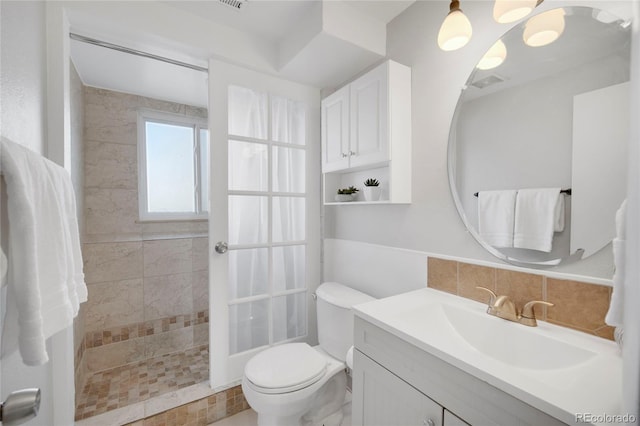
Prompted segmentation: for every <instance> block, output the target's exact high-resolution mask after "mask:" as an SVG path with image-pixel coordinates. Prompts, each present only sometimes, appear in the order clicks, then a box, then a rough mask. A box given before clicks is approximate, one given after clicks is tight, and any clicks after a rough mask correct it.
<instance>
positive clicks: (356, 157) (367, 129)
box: [349, 63, 389, 167]
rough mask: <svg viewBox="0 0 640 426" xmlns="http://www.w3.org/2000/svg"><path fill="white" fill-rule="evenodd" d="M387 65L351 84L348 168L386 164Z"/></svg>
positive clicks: (387, 150)
mask: <svg viewBox="0 0 640 426" xmlns="http://www.w3.org/2000/svg"><path fill="white" fill-rule="evenodd" d="M388 70H389V68H388V64H387V63H385V64H383V65H380V66H379V67H378V68H376V69H374V70H372V71H370V72H368V73H367V74H365V75H364V76H362V77H360V78H359V79H357V80H356V81H354V82H353V83H351V84H350V88H351V98H350V101H351V120H350V124H351V138H350V142H351V144H350V151H349V153H350V156H351V158H350V160H351V167H360V166H367V165H371V164H376V163H382V162H385V161H388V160H389V135H388V120H389V114H388V109H389V103H388V76H389V72H388Z"/></svg>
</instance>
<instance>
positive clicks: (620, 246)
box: [604, 200, 627, 327]
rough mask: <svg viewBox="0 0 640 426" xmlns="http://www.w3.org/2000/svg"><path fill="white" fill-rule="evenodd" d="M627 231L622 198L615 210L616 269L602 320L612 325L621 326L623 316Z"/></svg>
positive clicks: (624, 202) (625, 206) (614, 257)
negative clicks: (609, 300) (607, 308)
mask: <svg viewBox="0 0 640 426" xmlns="http://www.w3.org/2000/svg"><path fill="white" fill-rule="evenodd" d="M626 233H627V200H624V201H623V202H622V204H621V205H620V208H619V209H618V211H617V212H616V237H615V238H614V239H613V242H612V245H613V263H614V265H615V267H616V271H615V273H614V274H613V293H612V294H611V304H610V305H609V311H608V312H607V315H606V316H605V318H604V321H605V322H606V323H607V324H609V325H610V326H612V327H621V326H622V325H623V317H624V279H625V273H624V270H625V255H626V253H625V247H626V237H625V235H626Z"/></svg>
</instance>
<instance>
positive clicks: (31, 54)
mask: <svg viewBox="0 0 640 426" xmlns="http://www.w3.org/2000/svg"><path fill="white" fill-rule="evenodd" d="M0 20H1V22H0V28H1V30H0V31H1V37H0V38H1V40H0V43H1V46H0V50H1V52H2V53H1V55H2V56H1V58H2V60H1V64H0V75H1V86H2V88H1V93H0V99H1V114H0V116H1V124H0V132H1V134H2V136H4V137H6V138H8V139H10V140H13V141H14V142H17V143H19V144H21V145H24V146H26V147H27V148H29V149H31V150H33V151H35V152H37V153H40V154H42V155H45V156H47V157H48V158H50V159H52V160H54V161H56V162H57V163H58V164H60V165H62V166H66V167H67V169H70V164H69V162H68V160H69V155H68V153H69V151H70V146H69V145H70V144H69V109H68V97H69V93H68V92H69V86H68V79H69V72H68V70H69V69H68V66H69V57H68V36H67V33H66V29H67V25H66V18H65V16H64V12H63V10H62V8H61V7H60V6H59V5H57V4H55V3H53V2H51V3H47V2H45V1H2V2H0ZM0 200H2V201H1V202H0V204H1V205H2V207H4V209H3V214H2V216H3V217H2V218H1V223H0V225H1V228H2V230H1V232H0V236H2V237H3V239H2V241H3V250H4V249H6V234H7V229H8V223H7V220H6V196H5V195H4V194H0ZM6 303H11V301H9V302H7V300H6V292H5V289H3V293H2V309H1V310H0V313H1V314H2V315H0V316H3V315H4V314H3V312H4V307H5V306H6ZM47 352H48V353H49V357H50V361H49V362H48V363H47V364H45V365H43V366H40V367H26V366H24V364H23V363H22V360H21V358H20V356H19V355H18V353H17V352H16V353H13V354H11V355H8V356H4V357H3V359H2V361H1V369H0V371H1V375H0V379H1V383H0V390H1V393H2V395H1V396H2V398H3V399H4V398H6V396H7V395H8V394H9V393H10V392H12V391H15V390H19V389H21V388H26V387H39V388H40V389H41V391H42V400H41V406H40V413H39V415H38V417H37V418H35V419H33V420H31V421H30V422H28V423H25V424H27V425H29V424H31V425H42V424H56V425H61V426H63V425H70V424H72V423H73V411H74V406H73V399H74V398H73V396H74V386H73V358H74V357H73V333H72V329H71V328H70V327H69V328H67V329H66V330H63V331H61V332H59V333H58V334H56V335H55V336H53V337H52V338H51V339H49V340H48V341H47Z"/></svg>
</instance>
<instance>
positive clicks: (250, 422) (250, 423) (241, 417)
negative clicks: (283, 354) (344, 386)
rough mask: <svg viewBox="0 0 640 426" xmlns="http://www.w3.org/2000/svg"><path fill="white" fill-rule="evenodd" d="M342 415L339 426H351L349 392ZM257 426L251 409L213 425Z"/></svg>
mask: <svg viewBox="0 0 640 426" xmlns="http://www.w3.org/2000/svg"><path fill="white" fill-rule="evenodd" d="M342 414H343V415H344V417H343V419H342V423H340V426H351V392H347V395H346V397H345V403H344V405H343V406H342ZM257 424H258V414H257V413H256V412H255V411H253V410H252V409H251V408H249V409H248V410H244V411H242V412H240V413H238V414H236V415H234V416H231V417H227V418H226V419H222V420H220V421H217V422H215V423H213V425H215V426H257ZM314 426H315V425H314Z"/></svg>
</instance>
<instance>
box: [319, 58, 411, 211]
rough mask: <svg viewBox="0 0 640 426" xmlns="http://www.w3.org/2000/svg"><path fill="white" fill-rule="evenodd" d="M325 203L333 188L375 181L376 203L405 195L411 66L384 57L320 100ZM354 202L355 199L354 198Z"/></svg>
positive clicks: (408, 174) (405, 200)
mask: <svg viewBox="0 0 640 426" xmlns="http://www.w3.org/2000/svg"><path fill="white" fill-rule="evenodd" d="M321 109H322V117H321V121H322V129H321V139H322V172H323V176H324V185H325V203H327V204H329V203H333V201H334V195H335V194H336V190H337V189H339V188H345V187H348V186H352V185H353V186H355V187H357V188H359V189H362V186H363V176H366V177H365V178H364V179H367V178H375V179H378V180H379V181H380V182H381V186H382V193H383V196H382V197H381V201H382V202H387V203H389V202H396V203H409V202H410V198H411V68H409V67H406V66H404V65H401V64H399V63H397V62H393V61H386V62H384V63H383V64H381V65H379V66H378V67H376V68H374V69H373V70H371V71H369V72H368V73H366V74H364V75H363V76H361V77H359V78H358V79H356V80H355V81H353V82H352V83H350V84H348V85H346V86H344V87H342V88H341V89H339V90H337V91H336V92H334V93H333V94H331V95H329V96H328V97H326V98H325V99H323V100H322V108H321ZM358 201H361V199H360V200H358Z"/></svg>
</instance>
